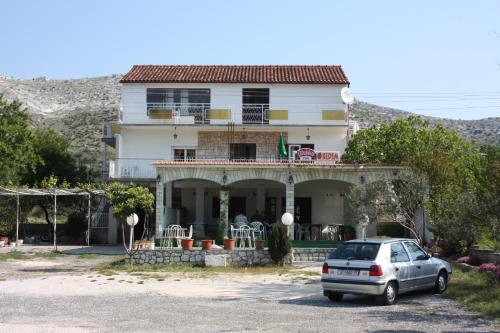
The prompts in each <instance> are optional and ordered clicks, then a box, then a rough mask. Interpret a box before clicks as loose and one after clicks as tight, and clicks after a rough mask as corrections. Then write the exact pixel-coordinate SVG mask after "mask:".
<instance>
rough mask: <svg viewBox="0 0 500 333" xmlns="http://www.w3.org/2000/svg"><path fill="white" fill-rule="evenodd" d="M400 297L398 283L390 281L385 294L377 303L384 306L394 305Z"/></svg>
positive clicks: (379, 297) (378, 298)
mask: <svg viewBox="0 0 500 333" xmlns="http://www.w3.org/2000/svg"><path fill="white" fill-rule="evenodd" d="M397 297H398V286H397V284H396V282H394V281H389V282H388V283H387V286H386V287H385V290H384V293H383V294H382V295H380V296H378V297H377V301H378V302H380V303H381V304H383V305H393V304H394V303H396V298H397Z"/></svg>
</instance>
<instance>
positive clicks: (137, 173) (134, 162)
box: [109, 152, 339, 179]
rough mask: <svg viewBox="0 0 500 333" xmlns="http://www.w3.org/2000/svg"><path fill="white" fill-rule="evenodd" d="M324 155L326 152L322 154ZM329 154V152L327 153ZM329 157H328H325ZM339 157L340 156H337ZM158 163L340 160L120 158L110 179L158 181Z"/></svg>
mask: <svg viewBox="0 0 500 333" xmlns="http://www.w3.org/2000/svg"><path fill="white" fill-rule="evenodd" d="M322 153H323V154H324V153H325V152H322ZM326 153H327V152H326ZM323 156H327V155H323ZM337 156H338V154H337ZM156 161H166V162H189V163H200V164H203V165H207V164H210V163H214V164H221V163H224V162H227V163H245V164H247V163H249V164H252V163H256V164H262V163H274V164H275V163H283V164H284V165H285V164H287V163H290V162H293V163H301V164H304V165H315V164H332V165H333V164H337V163H339V161H338V160H332V159H321V160H302V161H300V160H294V159H289V158H282V157H256V158H254V159H229V158H227V157H225V158H224V157H220V156H213V157H202V158H198V157H197V158H190V159H186V160H173V159H172V160H165V159H162V158H158V159H135V158H120V159H115V160H111V161H110V163H109V178H114V179H156V169H155V166H154V165H153V163H154V162H156Z"/></svg>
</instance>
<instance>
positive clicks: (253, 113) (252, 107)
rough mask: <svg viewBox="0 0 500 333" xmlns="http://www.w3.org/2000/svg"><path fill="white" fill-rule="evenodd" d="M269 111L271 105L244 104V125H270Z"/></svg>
mask: <svg viewBox="0 0 500 333" xmlns="http://www.w3.org/2000/svg"><path fill="white" fill-rule="evenodd" d="M268 110H269V104H243V107H242V122H243V124H269V119H268V117H267V111H268Z"/></svg>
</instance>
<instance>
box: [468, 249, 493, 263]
mask: <svg viewBox="0 0 500 333" xmlns="http://www.w3.org/2000/svg"><path fill="white" fill-rule="evenodd" d="M470 256H471V257H472V258H473V260H475V261H476V262H481V263H484V262H491V263H494V264H497V265H498V264H500V252H498V251H495V250H481V249H476V248H472V249H471V251H470Z"/></svg>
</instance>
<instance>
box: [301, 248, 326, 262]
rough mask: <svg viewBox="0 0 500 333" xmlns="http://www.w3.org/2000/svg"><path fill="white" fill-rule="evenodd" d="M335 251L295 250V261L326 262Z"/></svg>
mask: <svg viewBox="0 0 500 333" xmlns="http://www.w3.org/2000/svg"><path fill="white" fill-rule="evenodd" d="M333 251H335V249H332V248H328V249H316V248H314V249H297V248H294V249H293V261H294V262H301V261H321V262H323V261H325V260H326V259H327V258H328V256H329V255H330V253H332V252H333Z"/></svg>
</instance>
